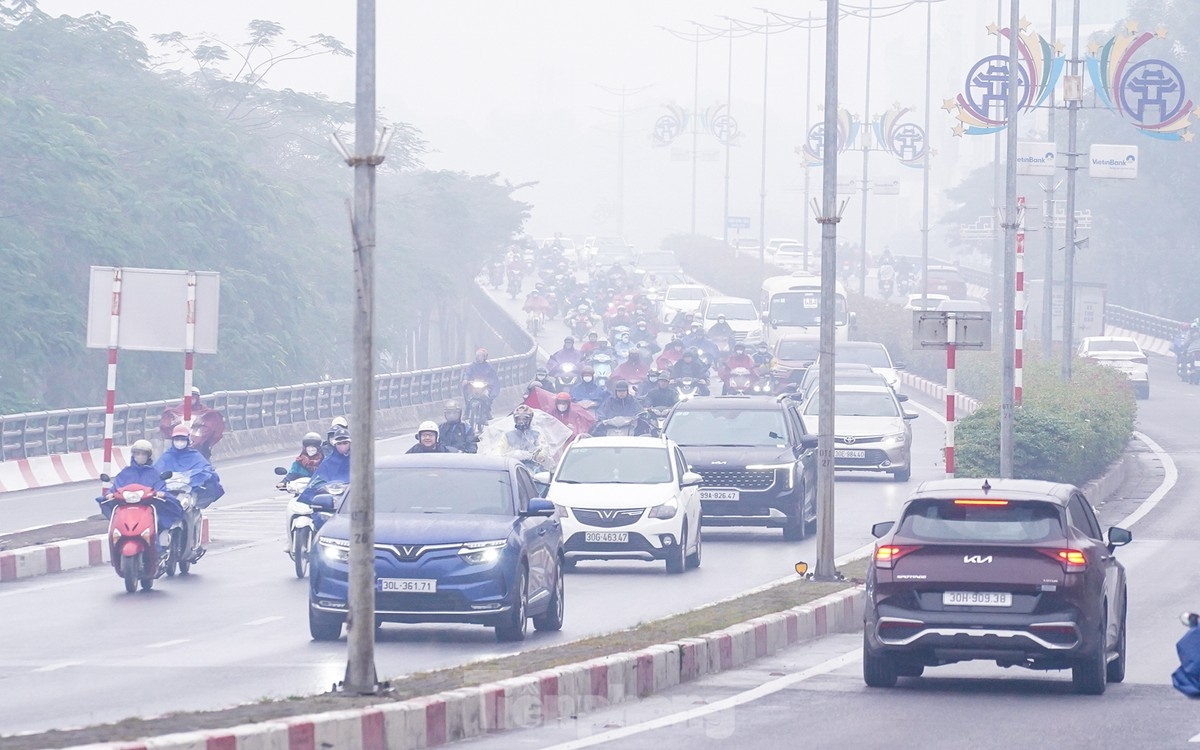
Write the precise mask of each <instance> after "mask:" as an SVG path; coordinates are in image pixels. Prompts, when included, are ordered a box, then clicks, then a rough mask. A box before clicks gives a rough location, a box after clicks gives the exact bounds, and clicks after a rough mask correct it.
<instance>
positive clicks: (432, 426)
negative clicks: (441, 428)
mask: <svg viewBox="0 0 1200 750" xmlns="http://www.w3.org/2000/svg"><path fill="white" fill-rule="evenodd" d="M422 432H432V433H433V439H434V440H437V439H438V437H440V436H439V435H438V426H437V422H433V421H430V420H428V419H427V420H425V421H424V422H422V423H421V425H420V426H419V427H417V440H420V439H421V433H422Z"/></svg>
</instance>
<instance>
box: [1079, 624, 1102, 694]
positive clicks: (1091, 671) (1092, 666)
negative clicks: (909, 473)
mask: <svg viewBox="0 0 1200 750" xmlns="http://www.w3.org/2000/svg"><path fill="white" fill-rule="evenodd" d="M1107 632H1108V618H1107V617H1105V618H1104V619H1103V620H1102V621H1101V622H1100V635H1099V640H1098V642H1097V643H1096V644H1095V646H1094V647H1093V648H1092V650H1091V652H1090V653H1087V654H1084V655H1083V656H1081V657H1080V659H1079V661H1078V662H1076V663H1075V665H1074V666H1072V667H1071V682H1072V684H1074V686H1075V692H1077V693H1082V694H1083V695H1103V694H1104V688H1105V686H1106V685H1107V683H1108V649H1107V648H1106V644H1105V639H1106V637H1107Z"/></svg>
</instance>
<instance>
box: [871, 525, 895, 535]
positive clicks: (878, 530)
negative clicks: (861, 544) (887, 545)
mask: <svg viewBox="0 0 1200 750" xmlns="http://www.w3.org/2000/svg"><path fill="white" fill-rule="evenodd" d="M895 525H896V522H895V521H880V522H879V523H877V524H875V525H874V526H872V527H871V536H873V537H875V538H876V539H882V538H883V537H884V535H885V534H887V533H888V532H889V531H891V530H892V527H893V526H895Z"/></svg>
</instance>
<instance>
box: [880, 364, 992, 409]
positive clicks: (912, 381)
mask: <svg viewBox="0 0 1200 750" xmlns="http://www.w3.org/2000/svg"><path fill="white" fill-rule="evenodd" d="M900 382H901V383H903V384H904V387H905V388H915V389H916V390H918V391H920V392H921V393H924V394H925V395H926V396H932V397H933V398H935V399H937V400H939V401H941V402H942V403H943V404H944V403H946V386H944V385H941V384H939V383H935V382H934V381H932V380H926V379H925V378H923V377H921V376H920V375H913V374H912V373H911V372H905V371H903V370H901V371H900ZM978 408H979V401H978V399H975V398H972V397H971V396H968V395H966V394H965V393H956V394H954V411H955V413H956V414H971V413H972V412H974V411H975V410H976V409H978Z"/></svg>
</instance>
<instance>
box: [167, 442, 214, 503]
mask: <svg viewBox="0 0 1200 750" xmlns="http://www.w3.org/2000/svg"><path fill="white" fill-rule="evenodd" d="M154 468H155V469H157V470H158V471H160V472H161V471H170V472H174V473H180V474H188V475H189V477H190V481H191V483H192V489H193V490H194V491H195V493H196V507H198V508H201V509H203V508H207V507H208V506H210V505H212V504H213V503H215V502H216V501H218V500H220V499H221V496H222V495H224V494H225V488H224V487H222V486H221V478H220V477H219V476H217V472H216V470H215V469H213V465H212V464H211V463H209V461H208V459H207V458H205V457H204V455H203V454H202V453H200V451H198V450H196V449H195V448H184V449H183V450H179V449H178V448H176V447H174V446H171V447H170V448H167V449H166V450H165V451H163V454H162V455H161V456H159V457H158V460H157V461H155V462H154Z"/></svg>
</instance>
